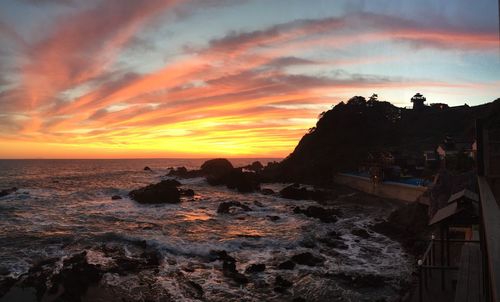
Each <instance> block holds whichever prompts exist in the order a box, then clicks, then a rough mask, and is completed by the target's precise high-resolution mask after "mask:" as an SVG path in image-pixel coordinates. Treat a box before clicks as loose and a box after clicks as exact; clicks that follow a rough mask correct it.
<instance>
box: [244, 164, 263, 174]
mask: <svg viewBox="0 0 500 302" xmlns="http://www.w3.org/2000/svg"><path fill="white" fill-rule="evenodd" d="M242 168H243V169H247V170H250V171H254V172H260V171H262V169H263V168H264V166H263V165H262V163H261V162H260V161H254V162H253V163H251V164H250V165H246V166H244V167H242Z"/></svg>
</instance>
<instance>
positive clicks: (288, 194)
mask: <svg viewBox="0 0 500 302" xmlns="http://www.w3.org/2000/svg"><path fill="white" fill-rule="evenodd" d="M327 195H328V194H327V193H326V192H324V191H321V190H309V189H307V188H306V187H301V186H300V185H299V184H293V185H290V186H288V187H286V188H284V189H282V190H281V191H280V196H281V197H283V198H287V199H295V200H303V199H311V200H316V201H323V200H325V199H326V198H327Z"/></svg>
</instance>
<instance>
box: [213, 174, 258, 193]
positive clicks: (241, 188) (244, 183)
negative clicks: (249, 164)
mask: <svg viewBox="0 0 500 302" xmlns="http://www.w3.org/2000/svg"><path fill="white" fill-rule="evenodd" d="M209 183H210V182H209ZM221 184H225V185H226V186H227V187H228V188H229V189H236V190H238V192H240V193H250V192H254V191H257V190H260V180H259V178H258V176H257V175H256V174H255V173H251V172H243V171H241V170H240V169H233V170H231V171H230V172H229V173H228V174H227V175H226V176H224V177H223V179H222V180H221Z"/></svg>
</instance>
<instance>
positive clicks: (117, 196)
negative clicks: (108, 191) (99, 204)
mask: <svg viewBox="0 0 500 302" xmlns="http://www.w3.org/2000/svg"><path fill="white" fill-rule="evenodd" d="M118 199H122V197H121V196H120V195H113V196H111V200H118Z"/></svg>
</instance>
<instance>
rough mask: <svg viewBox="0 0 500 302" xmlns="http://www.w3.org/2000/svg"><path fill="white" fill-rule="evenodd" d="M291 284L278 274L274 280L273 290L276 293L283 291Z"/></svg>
mask: <svg viewBox="0 0 500 302" xmlns="http://www.w3.org/2000/svg"><path fill="white" fill-rule="evenodd" d="M292 285H293V283H292V282H290V281H288V280H287V279H285V278H283V277H281V276H279V275H278V276H276V279H275V280H274V291H275V292H278V293H283V292H284V291H285V290H286V289H287V288H290V287H292Z"/></svg>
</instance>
